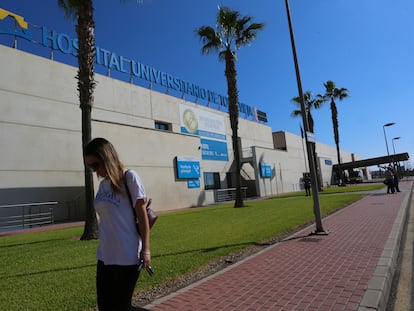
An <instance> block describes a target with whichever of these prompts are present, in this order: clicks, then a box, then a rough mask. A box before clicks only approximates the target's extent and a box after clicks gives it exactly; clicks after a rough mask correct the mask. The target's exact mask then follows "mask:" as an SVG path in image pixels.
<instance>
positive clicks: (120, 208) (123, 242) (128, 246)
mask: <svg viewBox="0 0 414 311" xmlns="http://www.w3.org/2000/svg"><path fill="white" fill-rule="evenodd" d="M126 181H127V185H128V188H129V192H130V194H131V198H132V202H133V203H134V206H135V203H136V201H137V200H138V199H145V198H146V195H145V189H144V186H143V184H142V182H141V179H140V178H139V176H138V174H137V173H136V172H135V171H133V170H128V171H127V173H126ZM126 193H127V192H126ZM95 209H96V212H97V214H98V228H99V246H98V250H97V252H96V258H97V259H98V260H101V261H103V262H104V263H105V264H106V265H125V266H126V265H135V264H138V262H139V253H140V252H141V248H142V240H141V237H140V236H139V235H138V233H137V229H136V226H135V221H134V214H133V211H132V207H131V203H130V200H129V198H128V197H127V195H123V194H121V193H114V192H113V191H112V188H111V181H110V180H109V179H104V180H102V181H101V183H100V184H99V189H98V192H97V194H96V198H95Z"/></svg>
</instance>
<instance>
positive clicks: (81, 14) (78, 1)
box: [58, 0, 98, 240]
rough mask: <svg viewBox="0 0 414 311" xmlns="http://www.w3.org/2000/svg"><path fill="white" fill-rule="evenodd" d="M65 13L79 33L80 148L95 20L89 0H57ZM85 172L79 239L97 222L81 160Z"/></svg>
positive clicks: (87, 128) (87, 133)
mask: <svg viewBox="0 0 414 311" xmlns="http://www.w3.org/2000/svg"><path fill="white" fill-rule="evenodd" d="M58 4H59V6H60V7H61V8H63V10H64V12H65V15H66V17H72V18H73V19H77V25H76V33H77V36H78V44H79V49H78V66H79V68H78V75H77V77H76V78H77V79H78V91H79V102H80V109H81V111H82V151H83V148H84V147H85V145H86V144H87V143H88V142H89V141H90V140H91V138H92V137H91V136H92V134H91V132H92V131H91V129H92V122H91V111H92V106H93V91H94V89H95V84H96V83H95V80H94V65H95V35H94V29H95V22H94V19H93V4H92V0H58ZM84 176H85V204H86V216H85V227H84V231H83V234H82V236H81V240H90V239H96V238H97V237H98V226H97V219H96V213H95V208H94V204H93V203H94V188H93V177H92V171H91V170H90V169H89V168H88V167H87V165H86V164H85V161H84Z"/></svg>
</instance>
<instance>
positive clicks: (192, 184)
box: [187, 179, 200, 189]
mask: <svg viewBox="0 0 414 311" xmlns="http://www.w3.org/2000/svg"><path fill="white" fill-rule="evenodd" d="M187 186H188V188H189V189H192V188H200V179H189V180H187Z"/></svg>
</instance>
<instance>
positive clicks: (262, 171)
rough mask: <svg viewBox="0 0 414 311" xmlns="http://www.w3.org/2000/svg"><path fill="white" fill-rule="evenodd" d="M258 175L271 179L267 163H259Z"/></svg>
mask: <svg viewBox="0 0 414 311" xmlns="http://www.w3.org/2000/svg"><path fill="white" fill-rule="evenodd" d="M260 175H261V176H262V178H266V177H272V166H271V165H270V164H267V163H260Z"/></svg>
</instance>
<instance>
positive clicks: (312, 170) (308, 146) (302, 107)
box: [285, 0, 328, 235]
mask: <svg viewBox="0 0 414 311" xmlns="http://www.w3.org/2000/svg"><path fill="white" fill-rule="evenodd" d="M285 3H286V13H287V18H288V24H289V32H290V42H291V45H292V53H293V61H294V63H295V71H296V82H297V86H298V92H299V98H300V110H301V114H302V122H303V127H304V129H305V142H306V150H307V153H308V163H309V171H310V177H311V188H312V198H313V213H314V215H315V224H316V230H315V231H314V232H313V233H312V234H317V235H326V234H328V232H327V231H325V230H324V229H323V226H322V218H321V211H320V204H319V194H318V181H317V177H316V166H315V160H314V153H313V146H312V142H311V141H310V140H308V132H309V123H308V118H307V115H306V109H305V99H304V97H303V89H302V81H301V78H300V72H299V64H298V58H297V55H296V46H295V36H294V33H293V26H292V20H291V17H290V8H289V0H285ZM311 140H312V141H313V142H314V139H313V137H312V139H311Z"/></svg>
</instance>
